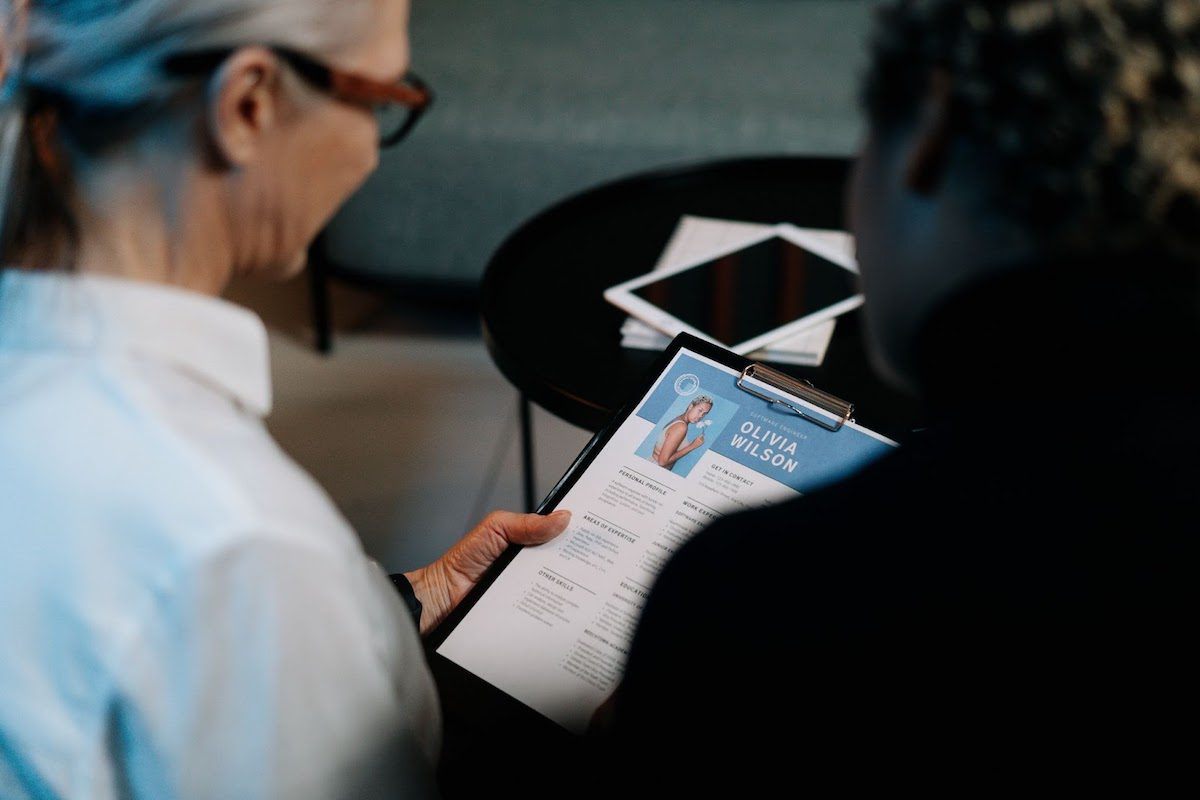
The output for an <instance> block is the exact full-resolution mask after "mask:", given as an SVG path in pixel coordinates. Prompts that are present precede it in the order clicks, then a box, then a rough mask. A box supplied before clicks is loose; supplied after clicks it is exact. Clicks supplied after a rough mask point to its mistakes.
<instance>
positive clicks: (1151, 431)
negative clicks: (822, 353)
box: [605, 255, 1200, 794]
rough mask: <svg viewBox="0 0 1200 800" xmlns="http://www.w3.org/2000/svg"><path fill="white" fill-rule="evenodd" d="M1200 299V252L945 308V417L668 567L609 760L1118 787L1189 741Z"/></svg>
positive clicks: (1083, 273)
mask: <svg viewBox="0 0 1200 800" xmlns="http://www.w3.org/2000/svg"><path fill="white" fill-rule="evenodd" d="M1198 298H1200V294H1197V292H1196V282H1195V267H1194V266H1191V265H1185V264H1182V263H1179V262H1174V261H1171V260H1168V259H1164V258H1161V257H1158V256H1154V255H1141V256H1127V257H1125V258H1122V259H1116V258H1111V259H1100V260H1093V261H1089V262H1076V263H1070V264H1063V263H1053V264H1051V263H1047V264H1040V265H1027V266H1023V267H1020V268H1014V269H1013V270H1012V271H1010V272H1008V273H1007V274H1005V275H1004V276H1003V277H1001V278H999V279H996V280H993V281H990V282H988V283H986V284H983V285H979V286H976V287H973V288H972V289H971V290H970V291H968V292H965V293H963V294H961V295H959V296H958V297H956V298H954V299H953V301H952V302H950V303H948V304H946V305H945V306H944V307H943V308H942V309H941V310H940V311H939V312H938V313H937V314H935V315H934V316H933V318H932V319H931V320H930V322H929V324H928V325H927V326H926V327H925V329H924V332H923V335H922V337H921V345H920V351H919V352H920V361H919V363H920V378H921V388H922V392H923V395H924V398H925V400H926V401H927V403H928V404H929V412H930V416H931V419H933V420H934V422H933V424H931V426H930V427H929V428H928V429H927V430H925V431H924V432H922V433H919V434H916V435H915V436H914V439H913V441H911V442H910V443H907V444H906V445H905V446H903V447H902V448H900V449H898V450H897V451H896V452H894V453H892V454H890V455H888V456H887V457H885V458H884V459H882V460H881V461H879V462H877V463H875V464H873V465H872V466H870V467H868V468H866V469H864V470H863V471H862V472H861V473H860V474H858V475H856V476H854V477H852V478H850V479H847V480H845V481H843V482H841V483H839V484H837V485H834V486H831V487H829V488H827V489H824V490H822V491H819V492H816V493H813V494H811V495H809V496H806V497H803V498H799V499H797V500H795V501H792V502H789V503H786V504H783V505H780V506H777V507H773V508H769V509H764V510H758V511H753V512H749V513H744V514H740V515H736V516H732V517H729V518H727V519H725V520H723V521H721V522H719V523H717V524H715V525H714V526H712V527H711V528H709V529H708V530H706V531H703V532H702V533H700V534H699V535H698V536H696V537H695V538H694V539H693V540H692V541H691V542H690V543H689V544H688V545H687V546H686V547H684V548H683V549H682V550H681V551H680V552H679V553H678V554H677V556H676V558H675V559H673V560H672V562H671V563H670V564H669V565H668V566H667V568H666V569H665V571H664V572H663V574H662V575H661V577H660V579H659V581H658V582H657V584H656V585H655V587H654V590H653V592H652V595H651V598H650V601H649V603H648V605H647V608H646V610H645V613H644V616H643V618H642V620H641V623H640V627H639V629H638V632H637V635H636V637H635V641H634V644H633V648H632V652H631V656H630V659H629V664H628V668H627V673H626V678H625V680H624V683H623V684H622V687H621V689H620V691H619V692H618V694H617V699H616V704H615V711H614V716H613V724H612V728H611V730H610V731H609V733H608V735H607V737H606V742H607V743H608V747H609V748H610V749H609V750H608V753H609V757H608V758H606V759H605V760H606V761H607V762H608V763H610V764H613V763H616V764H620V763H622V762H621V754H622V753H642V754H651V755H650V757H651V758H652V761H653V762H654V763H656V764H659V765H663V766H662V768H661V769H660V770H659V771H658V772H657V775H658V778H659V779H660V780H661V781H662V782H663V784H664V785H666V786H671V787H676V788H681V789H691V790H698V791H700V793H702V794H703V793H712V792H713V791H714V790H715V789H716V788H717V787H720V786H723V785H725V784H731V785H733V786H735V787H738V788H740V789H741V790H743V791H747V792H749V791H753V789H754V788H755V786H756V785H758V788H759V789H763V788H764V787H766V786H784V787H794V788H795V789H796V791H795V792H793V791H791V790H788V792H787V793H799V791H800V790H801V789H802V788H804V787H810V788H815V787H818V786H824V787H828V786H837V787H840V788H842V789H845V790H847V791H848V790H850V789H854V788H864V787H871V788H880V787H883V788H888V789H891V790H895V789H898V788H899V787H902V786H905V785H907V786H910V787H919V788H921V789H923V790H925V791H929V792H935V793H941V792H946V793H974V792H976V791H978V790H980V789H986V788H989V787H993V788H999V787H1001V786H1005V787H1008V788H1018V789H1025V790H1027V789H1031V788H1045V787H1046V786H1047V781H1054V782H1065V784H1066V785H1068V786H1071V787H1072V788H1076V789H1078V788H1080V787H1081V786H1083V785H1085V784H1099V785H1107V786H1109V787H1111V781H1115V780H1117V778H1118V777H1120V776H1121V775H1124V776H1125V777H1129V776H1130V775H1133V776H1135V778H1136V779H1137V780H1143V779H1145V778H1148V777H1152V776H1156V775H1161V774H1162V770H1166V769H1169V768H1171V767H1179V766H1180V765H1181V764H1182V763H1184V762H1183V760H1182V759H1183V753H1185V752H1188V753H1189V755H1188V758H1189V759H1190V758H1192V757H1193V753H1192V752H1191V751H1192V748H1191V746H1190V745H1188V744H1187V741H1188V740H1189V739H1190V738H1191V737H1190V736H1184V735H1181V734H1180V733H1179V732H1178V730H1177V728H1176V724H1178V723H1186V725H1187V726H1188V727H1190V728H1191V729H1193V730H1194V725H1195V723H1194V720H1195V719H1196V718H1197V715H1196V711H1197V708H1196V698H1195V694H1196V692H1195V689H1194V688H1193V687H1194V685H1195V684H1196V683H1197V681H1198V680H1200V671H1198V670H1197V666H1198V665H1197V661H1196V658H1195V656H1194V654H1192V653H1191V652H1190V651H1191V649H1192V646H1193V645H1194V644H1195V640H1196V638H1197V635H1196V631H1197V626H1196V619H1195V610H1194V609H1195V608H1196V607H1197V603H1196V599H1197V597H1196V595H1197V591H1196V587H1197V583H1198V582H1200V571H1198V569H1197V567H1198V565H1197V559H1196V548H1195V540H1196V538H1197V536H1198V535H1200V523H1198V515H1197V510H1198V508H1200V503H1198V498H1200V468H1198V466H1197V465H1198V463H1200V414H1198V412H1200V408H1198V406H1200V403H1198V398H1200V391H1198V390H1197V375H1198V373H1200V358H1198V356H1200V335H1198V330H1200V327H1198V326H1197V323H1196V312H1195V309H1196V307H1197V301H1198ZM829 388H830V389H832V390H835V391H836V387H829ZM1148 759H1152V761H1148ZM637 763H638V764H639V765H642V766H644V765H646V763H647V762H646V761H645V760H644V759H643V758H639V760H638V761H637ZM1137 776H1142V777H1140V778H1139V777H1137Z"/></svg>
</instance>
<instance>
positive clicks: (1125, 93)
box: [863, 0, 1200, 258]
mask: <svg viewBox="0 0 1200 800" xmlns="http://www.w3.org/2000/svg"><path fill="white" fill-rule="evenodd" d="M935 70H942V71H944V72H945V73H946V74H947V75H948V77H949V79H950V81H949V83H950V85H951V89H950V98H949V113H950V124H951V126H952V130H953V131H954V133H955V134H956V135H959V136H962V137H964V138H965V140H966V141H969V142H971V143H972V144H973V145H974V146H976V147H977V148H979V152H980V153H982V154H983V156H984V157H985V158H987V159H988V160H989V163H990V164H991V165H992V166H994V167H995V172H994V174H995V175H998V176H1003V178H1002V181H996V182H995V183H996V185H994V186H992V187H990V188H991V191H992V194H993V195H994V197H993V198H992V199H993V200H994V201H995V203H994V205H995V206H996V207H997V208H999V209H1000V210H1001V211H1003V212H1005V213H1007V214H1009V215H1010V216H1011V217H1012V218H1013V219H1015V220H1016V221H1017V222H1019V223H1022V224H1024V225H1026V226H1027V227H1028V228H1029V229H1030V230H1031V231H1033V232H1034V233H1035V234H1037V235H1038V236H1039V237H1041V238H1042V239H1043V240H1044V241H1045V242H1047V243H1049V244H1051V245H1054V246H1059V247H1063V248H1066V249H1070V250H1074V251H1078V250H1089V249H1091V250H1095V249H1100V248H1104V249H1110V248H1127V247H1135V246H1139V245H1144V244H1146V243H1148V242H1154V243H1158V244H1161V245H1162V246H1164V247H1166V248H1167V249H1168V250H1170V251H1171V252H1173V253H1175V254H1179V255H1183V256H1186V257H1191V258H1195V257H1197V256H1200V3H1197V2H1195V0H991V1H985V0H976V1H975V2H961V1H959V2H955V1H954V0H897V2H893V3H891V4H889V5H888V6H887V7H885V8H883V9H881V11H880V16H879V20H878V24H877V26H876V33H875V38H874V42H873V59H872V64H871V66H870V68H869V70H868V73H867V76H866V80H865V82H864V86H863V103H864V105H865V107H866V111H867V114H868V116H869V117H870V119H871V121H872V123H874V124H875V125H876V126H878V127H881V128H883V129H886V128H887V126H888V125H889V124H895V123H897V122H903V121H907V120H910V119H912V118H914V116H915V113H916V110H917V109H918V108H919V106H920V103H921V100H922V98H923V97H924V95H925V93H926V91H927V90H928V84H929V81H930V76H931V74H932V72H933V71H935ZM1001 184H1002V185H1001Z"/></svg>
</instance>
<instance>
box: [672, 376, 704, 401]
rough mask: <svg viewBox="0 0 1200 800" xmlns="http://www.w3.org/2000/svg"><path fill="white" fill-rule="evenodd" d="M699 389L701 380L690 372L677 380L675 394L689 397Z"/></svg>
mask: <svg viewBox="0 0 1200 800" xmlns="http://www.w3.org/2000/svg"><path fill="white" fill-rule="evenodd" d="M699 389H700V379H699V378H697V377H696V376H695V375H693V374H692V373H690V372H689V373H687V374H686V375H680V376H679V377H678V378H676V379H675V394H678V395H682V396H684V397H687V396H688V395H690V394H695V393H696V392H697V391H699Z"/></svg>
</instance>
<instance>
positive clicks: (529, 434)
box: [519, 395, 536, 512]
mask: <svg viewBox="0 0 1200 800" xmlns="http://www.w3.org/2000/svg"><path fill="white" fill-rule="evenodd" d="M531 411H532V409H531V408H530V405H529V398H528V397H526V396H525V395H521V403H520V406H519V413H520V417H521V470H522V472H523V473H524V478H525V510H526V511H530V512H532V511H533V510H534V503H535V502H536V497H535V496H534V488H533V487H534V484H535V480H534V474H533V415H532V413H531Z"/></svg>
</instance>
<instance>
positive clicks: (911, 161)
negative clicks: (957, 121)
mask: <svg viewBox="0 0 1200 800" xmlns="http://www.w3.org/2000/svg"><path fill="white" fill-rule="evenodd" d="M952 88H953V83H952V81H951V78H950V73H948V72H946V71H945V70H944V69H940V68H938V69H934V70H932V71H931V72H930V73H929V91H928V92H927V93H926V95H925V102H924V104H923V108H922V110H921V115H920V117H919V118H918V120H917V125H916V129H915V131H914V132H913V137H912V142H913V145H912V149H911V150H910V151H909V154H908V163H907V166H906V169H905V176H904V177H905V184H906V185H907V186H908V188H909V189H911V190H913V191H914V192H916V193H917V194H921V195H928V194H932V193H933V192H935V191H936V190H937V188H938V186H940V185H941V181H942V175H943V173H944V172H945V169H946V161H947V159H949V157H950V136H951V135H950V96H951V91H952Z"/></svg>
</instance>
